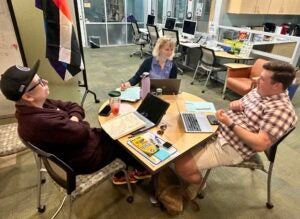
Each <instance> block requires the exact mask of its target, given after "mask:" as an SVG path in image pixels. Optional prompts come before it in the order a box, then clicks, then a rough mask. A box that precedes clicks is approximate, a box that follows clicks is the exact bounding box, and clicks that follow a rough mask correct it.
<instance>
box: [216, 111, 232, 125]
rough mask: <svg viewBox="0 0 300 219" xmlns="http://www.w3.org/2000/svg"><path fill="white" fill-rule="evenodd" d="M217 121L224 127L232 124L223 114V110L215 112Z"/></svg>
mask: <svg viewBox="0 0 300 219" xmlns="http://www.w3.org/2000/svg"><path fill="white" fill-rule="evenodd" d="M216 117H217V119H218V120H219V121H220V122H222V123H223V124H224V125H226V126H229V125H230V124H231V123H232V120H231V119H230V118H229V116H228V115H227V114H226V113H225V111H224V110H223V109H220V110H218V111H217V112H216Z"/></svg>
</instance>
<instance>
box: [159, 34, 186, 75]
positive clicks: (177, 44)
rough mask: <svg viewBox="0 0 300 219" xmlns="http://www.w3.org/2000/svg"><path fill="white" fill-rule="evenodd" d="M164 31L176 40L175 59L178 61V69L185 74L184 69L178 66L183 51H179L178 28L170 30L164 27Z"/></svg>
mask: <svg viewBox="0 0 300 219" xmlns="http://www.w3.org/2000/svg"><path fill="white" fill-rule="evenodd" d="M162 32H163V35H164V36H167V37H169V38H171V39H172V40H173V41H174V42H175V45H176V50H175V56H174V61H175V62H176V65H177V69H178V71H180V74H183V70H182V69H181V68H179V67H178V60H179V59H180V58H181V56H182V54H181V52H179V51H178V47H179V35H178V30H170V29H165V28H163V30H162Z"/></svg>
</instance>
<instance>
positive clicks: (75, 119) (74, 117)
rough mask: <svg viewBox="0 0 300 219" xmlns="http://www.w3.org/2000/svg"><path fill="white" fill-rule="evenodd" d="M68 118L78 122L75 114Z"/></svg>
mask: <svg viewBox="0 0 300 219" xmlns="http://www.w3.org/2000/svg"><path fill="white" fill-rule="evenodd" d="M70 120H72V121H74V122H79V119H78V118H77V117H76V116H72V117H71V118H70Z"/></svg>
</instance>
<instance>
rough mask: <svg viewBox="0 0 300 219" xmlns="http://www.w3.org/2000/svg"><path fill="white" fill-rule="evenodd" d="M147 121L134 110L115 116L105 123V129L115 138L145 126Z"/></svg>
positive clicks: (103, 126) (103, 125)
mask: <svg viewBox="0 0 300 219" xmlns="http://www.w3.org/2000/svg"><path fill="white" fill-rule="evenodd" d="M145 125H146V123H145V122H144V121H143V120H141V119H140V118H139V117H138V116H137V115H135V114H134V113H133V112H130V113H127V114H123V115H120V116H118V117H115V118H113V119H111V120H109V121H107V122H105V123H104V124H102V126H101V127H102V128H103V130H104V131H105V132H106V133H107V134H108V135H109V136H110V137H111V138H112V139H114V140H116V139H118V138H121V137H123V136H125V135H127V134H129V133H131V132H133V131H136V130H138V129H140V128H142V127H144V126H145Z"/></svg>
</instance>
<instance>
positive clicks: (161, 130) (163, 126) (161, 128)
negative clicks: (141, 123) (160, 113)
mask: <svg viewBox="0 0 300 219" xmlns="http://www.w3.org/2000/svg"><path fill="white" fill-rule="evenodd" d="M167 127H168V126H167V124H164V123H163V124H161V125H160V126H159V130H157V134H159V135H163V134H164V132H165V130H166V129H167Z"/></svg>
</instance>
